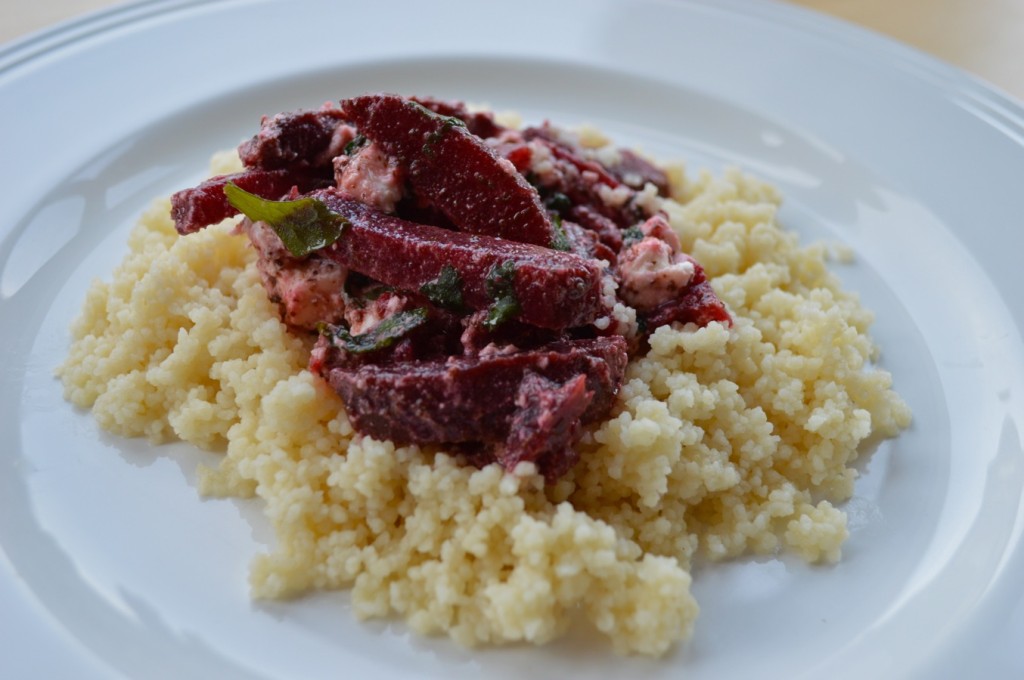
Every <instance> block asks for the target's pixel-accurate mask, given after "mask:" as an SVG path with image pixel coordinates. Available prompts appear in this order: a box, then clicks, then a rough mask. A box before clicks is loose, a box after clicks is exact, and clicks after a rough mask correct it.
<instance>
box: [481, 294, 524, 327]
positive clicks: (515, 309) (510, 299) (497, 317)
mask: <svg viewBox="0 0 1024 680" xmlns="http://www.w3.org/2000/svg"><path fill="white" fill-rule="evenodd" d="M518 313H519V301H518V300H516V298H515V296H506V297H501V298H498V299H497V300H495V301H494V304H493V305H491V306H490V307H488V308H487V318H486V319H484V326H485V327H486V328H487V329H488V330H492V331H493V330H494V329H495V328H497V327H498V326H500V325H501V324H503V323H505V322H506V321H508V320H509V319H511V318H513V317H515V315H516V314H518Z"/></svg>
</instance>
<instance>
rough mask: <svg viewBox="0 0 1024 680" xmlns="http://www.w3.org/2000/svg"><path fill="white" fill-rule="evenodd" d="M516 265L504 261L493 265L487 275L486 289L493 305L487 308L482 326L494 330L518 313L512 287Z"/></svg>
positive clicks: (512, 261)
mask: <svg viewBox="0 0 1024 680" xmlns="http://www.w3.org/2000/svg"><path fill="white" fill-rule="evenodd" d="M515 276H516V263H515V261H514V260H505V261H504V262H502V263H501V264H498V265H495V266H494V267H492V268H491V271H490V272H488V274H487V281H486V289H487V294H488V295H490V296H491V299H492V300H494V303H493V304H492V305H491V306H490V307H488V308H487V318H486V319H485V320H484V326H485V327H486V328H487V329H489V330H494V329H495V328H497V327H498V326H500V325H501V324H503V323H505V322H506V321H508V320H509V319H512V318H513V317H515V316H516V315H517V314H518V313H519V299H518V298H517V297H516V291H515V287H514V282H515Z"/></svg>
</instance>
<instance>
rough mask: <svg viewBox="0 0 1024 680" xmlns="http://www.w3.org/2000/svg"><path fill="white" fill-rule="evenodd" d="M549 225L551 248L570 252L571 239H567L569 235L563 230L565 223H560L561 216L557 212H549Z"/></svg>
mask: <svg viewBox="0 0 1024 680" xmlns="http://www.w3.org/2000/svg"><path fill="white" fill-rule="evenodd" d="M551 226H552V235H551V248H552V249H553V250H561V251H564V252H566V253H568V252H571V251H572V241H570V240H569V235H568V234H567V233H566V232H565V225H563V224H562V218H561V217H560V216H559V215H558V213H551Z"/></svg>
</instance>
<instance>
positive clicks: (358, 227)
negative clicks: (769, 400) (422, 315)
mask: <svg viewBox="0 0 1024 680" xmlns="http://www.w3.org/2000/svg"><path fill="white" fill-rule="evenodd" d="M310 195H311V196H312V197H313V198H316V199H319V200H321V201H323V202H324V204H325V205H326V206H327V207H328V208H329V209H331V210H333V211H334V212H336V213H338V214H340V215H342V216H343V217H345V218H346V219H347V220H348V221H349V223H350V224H349V226H348V227H347V228H346V229H345V231H344V232H343V233H342V236H341V238H340V239H338V241H337V242H335V243H334V244H333V245H331V246H329V247H328V248H325V249H324V250H322V251H320V252H321V253H322V254H323V255H324V256H325V257H329V258H332V259H334V260H337V261H338V262H340V263H342V264H344V265H345V266H346V267H348V268H349V269H351V270H354V271H357V272H359V273H361V274H365V275H366V276H369V277H370V278H372V279H374V280H375V281H380V282H381V283H384V284H386V285H389V286H394V287H395V288H398V289H401V290H408V291H413V292H420V291H421V289H422V288H423V286H424V285H425V284H428V283H431V282H433V281H435V280H437V279H438V277H439V276H440V274H441V270H442V269H443V268H445V267H446V266H448V267H451V268H453V269H454V270H455V271H456V272H457V273H458V276H459V279H460V281H461V285H460V288H461V294H462V299H463V302H464V304H465V305H466V306H468V307H469V308H471V309H478V310H479V309H487V308H488V307H490V306H491V305H492V304H493V303H494V302H495V295H494V290H493V285H492V281H493V279H494V272H495V270H496V268H504V269H506V270H514V275H513V276H512V288H513V290H514V296H515V299H516V302H517V303H518V306H519V310H518V313H516V314H514V316H513V318H515V319H517V320H519V321H522V322H524V323H528V324H531V325H534V326H539V327H540V328H547V329H552V330H558V329H562V328H572V327H575V326H582V325H586V324H588V323H590V322H592V321H594V320H595V319H596V318H597V317H598V316H599V315H600V314H601V313H602V310H603V306H602V302H601V278H602V277H601V267H600V265H598V263H597V262H595V261H593V260H587V259H584V258H582V257H580V256H578V255H574V254H572V253H564V252H559V251H555V250H550V249H548V248H540V247H538V246H533V245H529V244H526V243H516V242H514V241H507V240H505V239H499V238H493V237H490V236H477V235H472V234H466V233H464V232H457V231H450V230H448V229H442V228H440V227H432V226H429V225H426V224H417V223H415V222H408V221H406V220H403V219H401V218H398V217H394V216H392V215H387V214H385V213H382V212H379V211H377V210H375V209H373V208H370V207H369V206H366V205H364V204H362V203H359V202H358V201H355V200H353V199H350V198H347V197H346V196H344V195H343V194H340V193H338V192H337V191H336V190H333V189H324V190H321V191H317V192H314V193H312V194H310Z"/></svg>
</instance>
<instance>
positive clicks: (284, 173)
mask: <svg viewBox="0 0 1024 680" xmlns="http://www.w3.org/2000/svg"><path fill="white" fill-rule="evenodd" d="M329 181H330V180H329V179H326V178H325V176H324V175H323V174H322V173H317V172H312V171H292V170H287V169H278V170H246V171H244V172H239V173H236V174H233V175H220V176H217V177H211V178H210V179H208V180H206V181H205V182H203V183H201V184H199V185H198V186H195V187H192V188H190V189H182V190H181V191H179V192H177V193H175V194H174V195H173V196H171V217H172V218H173V219H174V226H175V228H176V229H177V230H178V233H179V234H182V235H184V234H191V233H193V232H196V231H199V230H200V229H202V228H203V227H208V226H210V225H211V224H217V223H218V222H220V221H221V220H223V219H226V218H228V217H231V216H233V215H237V214H238V210H236V209H235V208H234V207H233V206H232V205H231V204H230V203H229V202H228V198H227V196H226V195H225V194H224V187H225V186H227V184H228V182H232V183H234V184H236V185H238V186H239V187H241V188H242V189H245V190H246V191H248V192H249V193H251V194H256V195H257V196H259V197H260V198H266V199H269V200H272V201H276V200H278V199H280V198H282V197H284V196H285V195H286V194H288V192H289V191H291V189H292V187H296V188H297V189H298V190H299V191H310V190H312V189H317V188H320V187H323V186H325V185H326V184H328V183H329Z"/></svg>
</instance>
